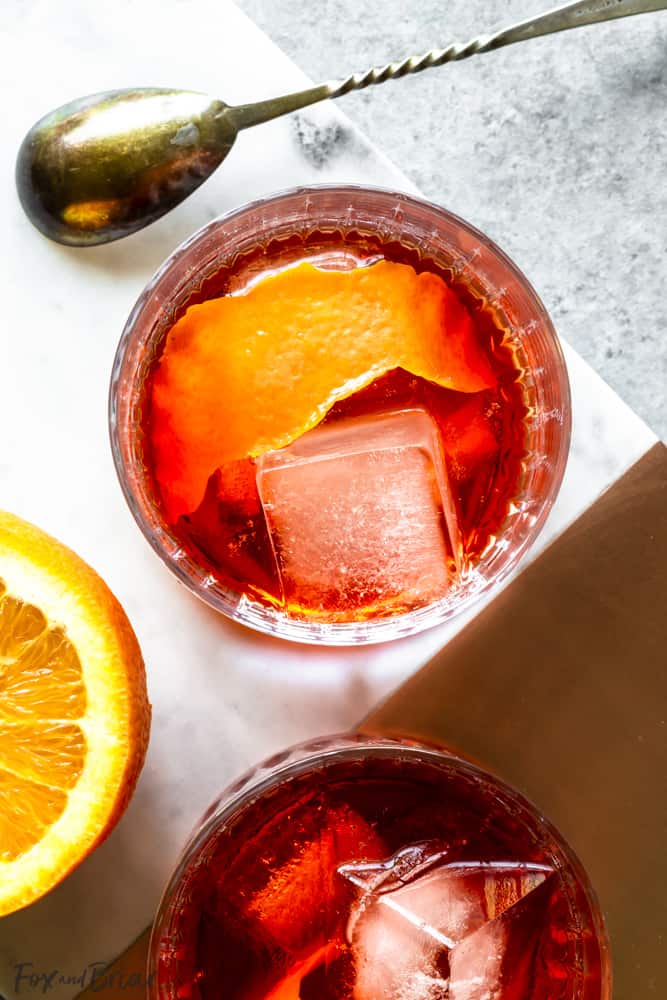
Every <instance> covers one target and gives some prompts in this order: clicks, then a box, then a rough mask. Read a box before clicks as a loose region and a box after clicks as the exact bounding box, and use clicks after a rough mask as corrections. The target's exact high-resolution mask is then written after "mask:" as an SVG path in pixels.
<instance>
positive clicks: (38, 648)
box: [0, 512, 150, 916]
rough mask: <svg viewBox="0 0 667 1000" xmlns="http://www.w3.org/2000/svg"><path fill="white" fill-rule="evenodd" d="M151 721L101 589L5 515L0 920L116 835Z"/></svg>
mask: <svg viewBox="0 0 667 1000" xmlns="http://www.w3.org/2000/svg"><path fill="white" fill-rule="evenodd" d="M149 725H150V706H149V704H148V699H147V695H146V680H145V674H144V665H143V660H142V658H141V652H140V650H139V646H138V644H137V640H136V638H135V635H134V633H133V631H132V628H131V626H130V624H129V622H128V620H127V618H126V616H125V614H124V612H123V610H122V608H121V607H120V605H119V604H118V602H117V601H116V599H115V598H114V597H113V595H112V594H111V592H110V591H109V589H108V588H107V586H106V585H105V584H104V583H103V582H102V580H101V579H100V578H99V577H98V576H97V574H96V573H94V572H93V570H92V569H90V567H89V566H87V565H86V564H85V563H84V562H83V561H82V560H81V559H79V557H78V556H76V555H74V553H73V552H70V550H69V549H67V548H65V546H64V545H61V544H60V543H59V542H56V541H55V540H54V539H52V538H50V537H49V536H48V535H45V534H44V533H43V532H42V531H39V530H38V529H37V528H35V527H33V526H32V525H30V524H27V523H26V522H25V521H21V520H20V519H19V518H16V517H13V516H12V515H11V514H4V513H2V512H0V916H3V915H5V914H7V913H11V912H13V911H14V910H18V909H20V908H21V907H23V906H26V905H27V904H28V903H30V902H32V901H33V900H35V899H37V898H38V897H40V896H42V895H43V894H44V893H45V892H47V891H48V890H49V889H51V888H52V887H53V886H55V885H56V884H57V883H58V882H60V881H61V879H63V878H64V877H65V875H67V874H68V872H70V871H71V870H72V869H73V868H74V867H75V866H76V865H78V864H79V862H81V861H82V860H83V858H84V857H86V855H87V854H89V853H90V851H91V850H92V849H93V848H94V847H95V846H96V845H97V844H98V843H100V841H101V840H102V839H103V838H104V837H105V836H106V835H107V834H108V833H109V832H110V831H111V829H112V828H113V826H114V825H115V823H116V822H117V821H118V819H119V818H120V816H121V815H122V813H123V811H124V809H125V806H126V805H127V803H128V801H129V799H130V796H131V794H132V791H133V789H134V786H135V784H136V781H137V777H138V775H139V771H140V770H141V766H142V764H143V760H144V755H145V752H146V746H147V743H148V730H149Z"/></svg>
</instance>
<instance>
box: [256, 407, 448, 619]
mask: <svg viewBox="0 0 667 1000" xmlns="http://www.w3.org/2000/svg"><path fill="white" fill-rule="evenodd" d="M257 465H258V471H257V486H258V492H259V496H260V499H261V502H262V506H263V509H264V514H265V516H266V522H267V525H268V528H269V534H270V536H271V542H272V546H273V550H274V553H275V558H276V563H277V566H278V572H279V575H280V579H281V584H282V589H283V594H284V599H285V602H286V604H287V606H288V607H289V608H290V611H291V613H292V614H294V613H297V612H298V608H299V606H300V605H302V606H305V608H307V609H308V610H309V612H310V614H311V615H312V614H313V610H314V609H319V611H320V612H321V613H322V614H325V615H326V616H327V618H328V619H329V620H331V618H332V614H333V615H334V616H335V618H336V620H344V619H345V618H354V617H358V616H359V615H361V616H364V615H369V614H373V613H383V612H388V613H395V612H396V611H407V610H410V609H411V608H414V607H419V606H422V605H424V604H428V603H431V602H432V601H435V600H437V599H438V598H439V597H441V596H442V595H443V594H444V593H446V591H447V588H448V584H449V582H450V581H451V578H452V577H453V576H454V575H455V574H456V571H457V562H458V558H459V537H458V527H457V520H456V510H455V505H454V502H453V500H452V497H451V493H450V489H449V483H448V478H447V471H446V467H445V462H444V458H443V454H442V445H441V442H440V436H439V433H438V428H437V425H436V424H435V421H434V420H433V418H432V417H431V416H430V415H429V414H428V412H427V411H426V410H425V409H422V408H418V407H414V408H411V409H403V410H397V411H390V412H386V413H383V414H373V415H368V416H365V417H361V418H357V419H354V420H353V419H350V420H347V421H340V422H338V423H335V424H331V425H329V424H325V425H324V426H320V427H318V428H316V429H314V430H312V431H310V432H309V433H308V434H305V435H304V436H303V437H301V438H299V439H298V440H296V441H295V442H293V443H292V444H291V445H289V446H288V447H286V448H281V449H280V450H278V451H273V452H269V453H267V454H265V455H262V456H261V457H260V458H259V460H258V463H257Z"/></svg>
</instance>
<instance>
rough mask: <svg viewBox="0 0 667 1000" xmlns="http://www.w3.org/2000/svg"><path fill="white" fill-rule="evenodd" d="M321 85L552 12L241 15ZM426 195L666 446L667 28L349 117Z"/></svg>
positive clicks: (600, 37) (331, 7)
mask: <svg viewBox="0 0 667 1000" xmlns="http://www.w3.org/2000/svg"><path fill="white" fill-rule="evenodd" d="M239 3H240V6H241V7H242V8H243V9H244V10H245V11H246V13H247V14H249V15H250V17H252V18H253V19H254V20H255V21H256V22H257V23H258V24H259V25H260V26H261V27H262V28H263V29H264V30H265V31H266V32H267V33H268V34H269V35H271V36H272V38H273V39H274V40H275V41H276V42H277V43H278V44H279V45H280V46H281V47H282V48H283V49H284V50H285V51H286V52H287V53H288V54H289V55H290V56H291V57H292V58H293V59H294V60H295V61H296V62H297V63H298V64H299V65H300V66H301V67H302V68H303V69H304V70H306V72H308V73H309V75H311V76H312V77H313V78H315V79H329V78H331V77H337V76H343V75H346V74H347V73H348V72H350V71H353V70H363V69H366V68H368V67H369V66H371V65H373V64H378V63H380V64H381V63H384V62H386V61H388V60H389V59H394V58H402V57H403V56H405V55H409V54H412V53H418V52H421V51H422V50H425V49H429V48H432V47H434V46H441V45H445V44H447V43H448V42H449V41H452V40H454V39H458V40H465V39H467V38H468V37H470V36H471V35H473V34H476V33H478V32H479V31H484V30H488V29H489V28H495V27H501V26H502V25H503V24H506V23H509V22H511V21H513V20H518V19H520V18H523V17H527V16H529V15H532V14H535V13H538V12H539V11H540V10H543V9H546V8H548V7H549V6H550V5H552V4H550V3H549V0H485V2H482V0H450V2H444V0H416V2H414V0H413V2H411V3H406V2H404V0H366V2H365V3H360V2H359V0H302V2H284V0H278V2H277V0H239ZM340 103H341V107H343V108H344V110H345V111H346V112H347V113H348V114H349V115H350V116H351V118H352V119H353V120H354V121H355V122H356V123H357V124H358V125H359V126H360V127H361V128H362V129H363V130H364V131H365V132H366V133H367V134H368V135H369V136H370V138H371V139H372V140H373V141H374V142H375V143H376V144H377V145H378V146H380V147H381V148H382V149H383V150H384V151H385V152H386V153H388V154H389V156H390V157H391V158H392V159H393V160H394V162H395V163H396V164H398V166H400V167H401V168H402V169H403V170H404V171H405V173H406V174H408V175H409V176H410V177H411V178H412V179H413V180H414V181H415V182H416V184H417V185H418V186H419V187H420V188H421V190H422V191H423V192H424V194H425V195H426V196H427V197H429V198H431V199H433V200H435V201H438V202H439V203H441V204H443V205H445V206H446V207H447V208H449V209H451V210H452V211H454V212H456V213H458V214H459V215H462V216H463V217H464V218H466V219H468V220H469V221H470V222H472V223H474V224H475V225H477V226H478V227H479V228H480V229H482V230H484V231H485V232H487V233H488V234H489V235H490V236H491V237H492V238H493V239H495V240H496V241H497V242H498V243H499V244H500V245H501V246H502V247H504V249H505V250H506V251H507V252H508V253H509V254H510V255H511V256H512V257H513V258H514V260H515V261H516V262H517V264H518V265H519V266H520V267H521V268H522V269H523V270H524V271H525V272H526V273H527V275H528V276H529V277H530V279H531V280H532V282H533V283H534V285H535V286H536V288H537V290H538V292H539V293H540V295H541V296H542V298H543V299H544V301H545V303H546V305H547V308H548V309H549V311H550V312H551V315H552V317H553V319H554V321H555V323H556V325H557V327H558V329H559V331H560V332H561V333H562V334H563V336H565V337H566V338H567V339H568V340H569V341H570V342H571V343H572V344H573V346H574V347H576V348H577V350H578V351H579V352H580V353H581V354H582V355H583V356H584V357H585V358H586V359H587V361H589V363H590V364H591V365H593V367H594V368H595V369H596V370H597V371H598V372H599V373H600V374H601V375H602V376H603V377H604V378H605V379H606V380H607V381H608V382H609V383H610V384H611V385H612V386H613V387H614V389H616V391H617V392H618V393H619V394H620V395H621V396H622V397H623V398H624V399H625V400H626V401H627V402H628V403H629V404H630V405H631V406H632V407H633V409H635V410H636V411H637V412H638V413H639V414H640V415H641V416H642V417H643V418H644V419H645V420H646V421H647V422H648V423H649V424H650V425H651V426H652V427H653V429H654V430H655V431H656V432H657V433H658V434H660V436H661V437H663V438H667V405H666V404H667V398H666V397H667V305H666V304H665V285H666V283H667V282H666V278H667V264H666V259H667V183H666V170H665V167H666V160H667V12H664V13H657V14H647V15H642V16H639V17H635V18H628V19H626V20H621V21H616V22H614V23H612V24H607V25H596V26H593V27H589V28H583V29H578V30H577V31H573V32H566V33H564V34H561V35H557V36H552V37H551V38H545V39H539V40H535V41H531V42H528V43H522V44H520V45H517V46H514V47H511V48H508V49H505V50H502V51H498V52H495V53H491V54H489V55H485V56H477V57H474V58H472V59H470V60H468V61H467V62H462V63H458V64H454V65H451V66H448V67H444V68H441V69H436V70H430V71H428V72H426V73H423V74H422V75H420V76H418V77H413V78H410V79H404V80H402V81H398V82H395V83H388V84H386V85H384V86H383V87H376V88H372V89H371V90H367V91H365V92H363V93H360V94H356V95H350V96H348V97H345V98H343V99H342V100H341V102H340Z"/></svg>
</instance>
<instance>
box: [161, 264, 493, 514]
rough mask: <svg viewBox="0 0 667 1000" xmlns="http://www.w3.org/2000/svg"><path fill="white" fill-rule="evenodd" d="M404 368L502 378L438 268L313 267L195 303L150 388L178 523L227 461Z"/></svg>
mask: <svg viewBox="0 0 667 1000" xmlns="http://www.w3.org/2000/svg"><path fill="white" fill-rule="evenodd" d="M396 368H402V369H404V370H406V371H408V372H410V373H412V374H413V375H416V376H419V377H422V378H424V379H428V380H429V381H431V382H435V383H437V384H438V385H441V386H443V387H445V388H447V389H455V390H458V391H460V392H477V391H479V390H481V389H485V388H489V387H491V386H493V385H494V384H495V377H494V373H493V369H492V367H491V364H490V362H489V360H488V358H487V356H486V354H485V353H484V350H483V349H482V347H481V345H480V344H479V342H478V340H477V335H476V332H475V328H474V326H473V323H472V320H471V318H470V316H469V314H468V312H467V310H466V308H465V306H464V305H463V304H462V303H461V301H460V300H459V299H458V298H457V296H456V295H455V293H454V292H453V291H452V290H451V289H450V288H448V286H447V285H446V284H445V282H444V281H443V280H442V279H441V278H439V277H438V276H437V275H435V274H431V273H423V274H417V273H416V272H415V270H414V269H413V268H412V267H410V266H409V265H407V264H396V263H392V262H390V261H380V262H378V263H376V264H373V265H372V266H370V267H360V268H356V269H354V270H351V271H324V270H319V269H318V268H316V267H314V266H313V265H312V264H309V263H302V264H299V265H297V266H295V267H291V268H289V269H287V270H284V271H281V272H279V273H278V274H275V275H271V276H269V277H267V278H264V279H263V280H262V281H260V282H258V284H256V285H254V286H253V287H252V288H251V289H249V290H248V291H247V292H245V293H244V294H241V295H232V296H224V297H222V298H218V299H212V300H209V301H207V302H203V303H201V304H200V305H194V306H191V307H190V308H189V309H188V311H187V312H186V313H185V315H184V316H183V317H182V318H181V319H180V320H179V321H178V322H177V323H176V324H175V325H174V327H173V328H172V329H171V330H170V332H169V334H168V336H167V338H166V341H165V347H164V352H163V354H162V357H161V359H160V362H159V365H158V366H157V369H156V372H155V377H154V381H153V387H152V443H153V459H154V470H155V475H156V478H157V481H158V483H159V484H160V489H161V492H162V497H163V500H164V503H165V505H166V507H167V511H168V513H169V514H170V516H171V517H172V518H173V519H174V520H175V519H176V518H177V517H179V516H180V515H181V514H187V513H190V512H191V511H193V510H195V509H196V507H197V506H198V505H199V503H200V502H201V499H202V497H203V495H204V491H205V488H206V483H207V481H208V478H209V476H211V475H212V473H213V472H214V471H215V470H216V469H217V468H219V467H220V466H222V465H225V464H226V463H228V462H232V461H235V460H238V459H243V458H247V457H249V456H250V457H256V456H257V455H260V454H262V453H264V452H266V451H272V450H274V449H277V448H282V447H284V446H285V445H287V444H289V443H290V442H291V441H293V440H295V439H296V438H297V437H300V436H301V435H302V434H304V433H305V432H306V431H308V430H310V429H311V428H312V427H314V426H315V425H316V424H318V423H319V422H320V421H321V420H322V419H323V417H324V416H325V415H326V413H327V412H328V410H329V409H330V408H331V407H332V406H333V405H334V403H336V402H337V401H338V400H341V399H345V398H346V397H348V396H350V395H352V394H353V393H354V392H357V391H358V390H359V389H361V388H363V387H364V386H366V385H368V384H369V383H370V382H372V381H373V380H374V379H376V378H378V377H379V376H381V375H384V374H385V373H386V372H388V371H392V370H394V369H396Z"/></svg>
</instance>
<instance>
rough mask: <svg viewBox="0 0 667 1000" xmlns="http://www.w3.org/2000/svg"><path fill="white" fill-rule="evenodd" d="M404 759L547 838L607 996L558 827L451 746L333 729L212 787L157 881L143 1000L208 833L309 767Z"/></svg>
mask: <svg viewBox="0 0 667 1000" xmlns="http://www.w3.org/2000/svg"><path fill="white" fill-rule="evenodd" d="M400 756H404V757H407V758H412V759H413V760H415V761H417V760H426V761H427V762H429V763H434V764H435V765H436V766H437V765H438V764H442V763H443V762H445V763H446V764H448V765H449V766H450V767H452V768H453V769H455V771H456V773H457V776H458V775H465V776H466V777H468V778H469V779H470V780H473V781H474V780H482V781H483V782H486V783H487V784H491V785H492V786H493V788H494V790H496V791H497V792H500V793H501V794H502V795H504V796H505V797H506V803H505V805H506V806H507V807H509V805H510V804H512V805H514V806H515V807H517V809H518V811H519V812H520V815H521V817H522V819H523V820H525V819H526V818H528V819H529V821H530V822H531V823H532V824H534V826H535V828H536V829H538V830H539V831H540V833H543V834H544V840H547V839H551V840H552V841H553V843H554V845H555V853H556V858H555V859H554V860H555V861H559V862H560V864H561V868H560V869H556V870H558V871H560V872H561V874H562V876H563V878H564V877H565V873H567V874H568V875H569V876H570V877H571V878H572V879H573V880H574V883H575V885H576V886H577V888H578V889H579V890H580V891H581V892H582V893H583V898H584V899H585V900H586V903H587V905H588V908H589V910H590V917H591V920H592V927H593V930H594V933H595V939H596V943H597V946H598V948H599V953H600V964H601V970H600V974H601V981H600V1000H610V997H611V980H612V968H611V959H610V943H609V936H608V933H607V928H606V926H605V921H604V917H603V914H602V907H601V905H600V901H599V899H598V896H597V893H596V891H595V887H594V886H593V885H592V883H591V880H590V878H589V876H588V872H587V871H586V869H585V868H584V865H583V864H582V862H581V861H580V860H579V857H578V855H577V853H576V851H575V850H574V848H573V847H572V846H571V845H570V843H569V842H568V841H567V840H566V839H565V838H564V837H563V835H562V834H561V833H560V831H559V830H558V828H557V827H556V826H555V825H554V824H553V823H552V822H551V820H549V819H548V817H546V816H544V815H543V813H542V812H541V810H540V809H539V808H538V806H537V805H535V804H534V803H533V802H532V801H531V800H530V799H528V798H527V797H526V796H525V795H524V794H523V793H522V792H521V791H519V790H518V789H517V788H515V787H514V786H513V785H511V784H509V783H508V782H506V781H505V780H504V779H503V778H501V777H500V776H499V775H497V774H495V773H494V772H492V771H489V770H487V769H486V768H484V767H483V766H482V765H481V764H478V763H477V762H475V761H473V760H471V759H470V758H468V757H466V756H464V755H462V754H460V753H459V752H457V751H456V750H454V749H451V748H449V747H447V746H443V745H440V744H437V743H429V742H422V741H421V740H417V739H413V738H411V737H409V736H400V735H397V736H382V735H378V734H373V733H372V732H364V731H363V730H361V731H358V732H355V731H352V732H344V733H335V734H329V735H325V736H320V737H315V738H314V739H310V740H306V741H304V742H302V743H297V744H295V745H293V746H291V747H288V748H287V749H286V750H284V751H282V752H280V753H278V754H274V755H272V756H270V757H268V758H266V759H265V760H262V761H260V762H259V763H258V764H256V765H255V766H254V767H251V768H249V769H248V770H247V771H245V772H244V773H243V774H242V775H241V776H240V777H239V778H237V779H236V780H234V781H232V782H231V783H230V784H229V785H227V786H226V787H225V788H223V790H222V791H221V792H220V794H219V796H218V797H217V798H216V799H215V800H214V801H213V803H212V804H211V806H209V808H208V809H207V810H206V812H204V814H203V816H202V817H201V819H200V820H199V821H198V822H197V824H196V825H195V827H194V828H193V830H192V831H191V833H190V835H189V837H188V839H187V841H186V843H185V846H184V848H183V849H182V851H181V854H180V856H179V858H178V860H177V862H176V864H175V866H174V869H173V871H172V873H171V875H170V877H169V879H168V881H167V883H166V885H165V888H164V890H163V892H162V895H161V897H160V902H159V905H158V908H157V910H156V914H155V918H154V921H153V924H152V927H151V934H150V940H149V946H148V961H147V977H148V984H149V994H148V995H149V997H152V996H157V995H158V994H157V992H155V993H154V992H153V984H154V983H155V982H156V981H157V972H158V966H159V961H160V949H161V942H162V936H163V933H164V930H165V925H167V923H168V921H169V918H170V908H171V906H172V904H173V902H174V900H175V898H176V894H177V892H178V889H179V887H180V885H181V882H182V880H183V878H184V876H185V875H186V873H187V871H188V868H189V866H190V865H191V863H192V862H193V860H194V859H195V858H196V856H197V854H198V852H199V851H200V850H201V849H202V848H203V847H204V845H205V843H206V841H207V840H208V839H209V837H210V836H211V835H213V834H215V833H216V831H217V830H219V829H221V828H223V827H224V825H225V824H226V823H228V822H229V821H230V820H233V818H234V817H235V816H236V815H237V814H238V813H239V811H240V810H242V809H244V808H245V807H246V806H248V805H250V804H252V802H254V801H256V800H257V799H259V798H261V797H262V795H264V794H265V793H266V792H267V791H270V790H271V789H273V788H275V787H277V786H278V785H280V784H281V783H282V782H283V781H289V780H290V779H292V778H297V777H299V776H300V775H303V774H305V773H307V772H308V771H309V770H310V769H312V768H313V767H315V766H318V765H323V766H324V767H327V766H330V765H333V764H336V763H338V762H339V761H344V760H354V759H360V758H362V759H368V758H376V759H381V758H389V759H392V760H394V759H396V758H397V757H400ZM568 896H569V897H570V902H571V903H572V905H573V906H574V911H575V912H576V913H578V912H579V910H578V907H577V906H576V905H575V902H574V899H573V897H572V895H571V893H570V892H568Z"/></svg>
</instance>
